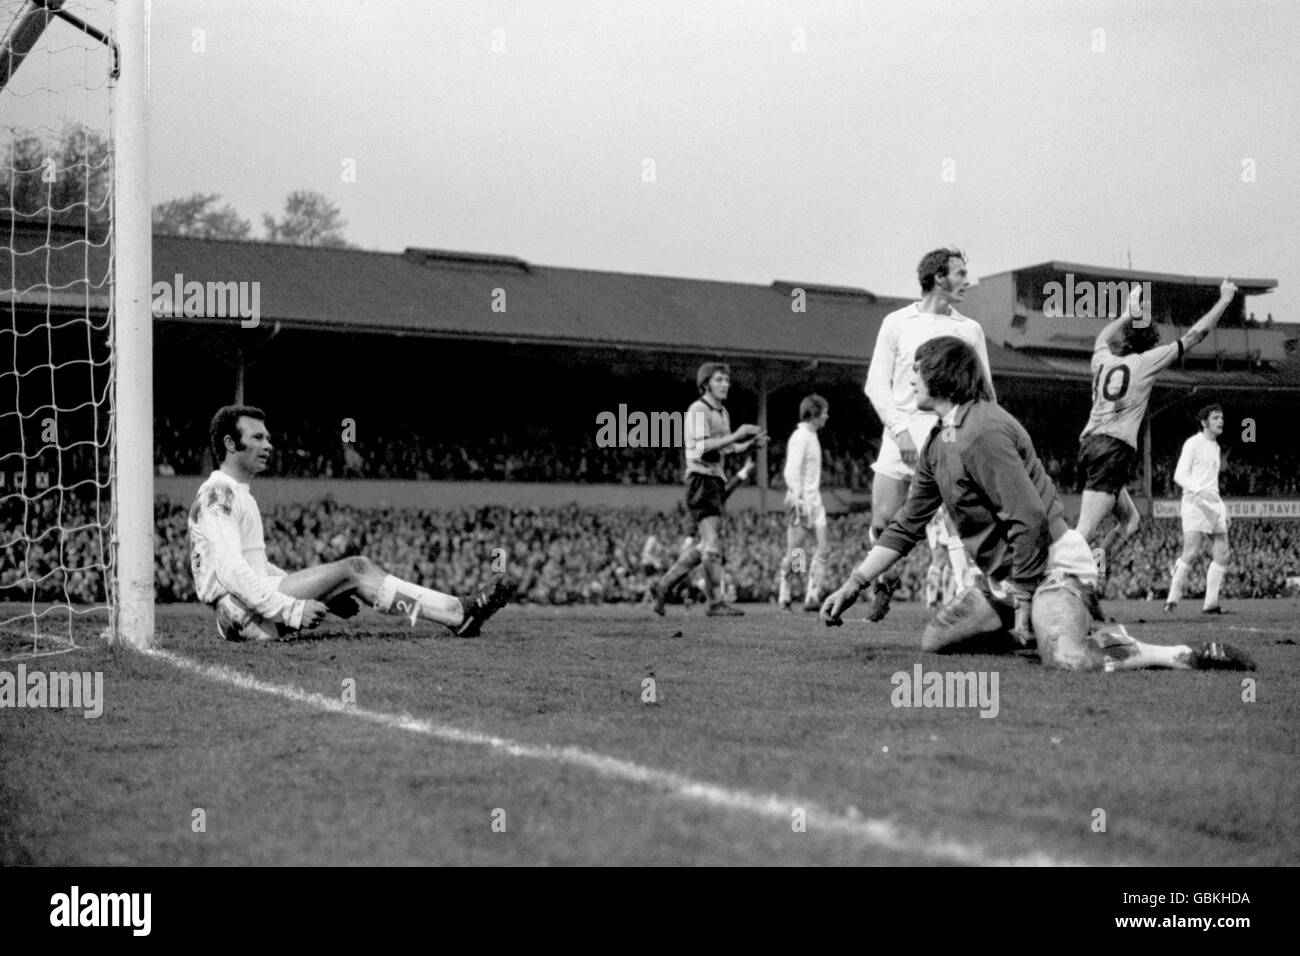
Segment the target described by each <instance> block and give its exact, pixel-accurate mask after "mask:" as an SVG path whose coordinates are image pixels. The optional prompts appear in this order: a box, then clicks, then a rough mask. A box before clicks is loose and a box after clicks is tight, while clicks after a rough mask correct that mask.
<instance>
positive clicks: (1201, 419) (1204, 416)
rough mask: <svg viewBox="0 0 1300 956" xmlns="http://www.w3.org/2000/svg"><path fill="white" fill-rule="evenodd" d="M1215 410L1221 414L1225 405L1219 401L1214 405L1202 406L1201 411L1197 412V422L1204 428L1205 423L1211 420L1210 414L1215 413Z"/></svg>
mask: <svg viewBox="0 0 1300 956" xmlns="http://www.w3.org/2000/svg"><path fill="white" fill-rule="evenodd" d="M1215 412H1218V413H1219V414H1220V415H1222V414H1223V406H1222V405H1220V404H1218V403H1217V402H1216V403H1215V404H1213V405H1206V406H1205V407H1204V408H1202V409H1201V410H1200V411H1199V412H1197V413H1196V423H1197V424H1198V425H1200V426H1201V427H1202V428H1204V427H1205V423H1206V422H1208V421H1209V420H1210V416H1211V415H1213V414H1214V413H1215Z"/></svg>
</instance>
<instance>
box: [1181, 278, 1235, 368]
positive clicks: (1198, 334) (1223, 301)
mask: <svg viewBox="0 0 1300 956" xmlns="http://www.w3.org/2000/svg"><path fill="white" fill-rule="evenodd" d="M1236 294H1237V287H1236V286H1235V285H1234V284H1233V282H1232V280H1231V279H1224V280H1223V284H1222V285H1220V286H1219V301H1218V302H1216V303H1214V307H1213V308H1212V309H1210V311H1209V312H1206V313H1205V314H1204V315H1203V316H1201V317H1200V319H1198V320H1197V322H1196V324H1195V325H1193V326H1192V327H1191V328H1190V329H1188V330H1187V331H1186V332H1184V333H1183V338H1182V342H1183V349H1184V350H1186V349H1190V348H1194V347H1195V346H1196V345H1197V344H1198V343H1200V342H1201V340H1202V339H1204V338H1205V337H1206V336H1207V335H1209V334H1210V332H1211V331H1212V330H1213V329H1214V327H1215V326H1216V325H1218V324H1219V319H1221V318H1223V313H1224V312H1226V311H1227V309H1228V306H1229V305H1231V304H1232V299H1233V296H1235V295H1236Z"/></svg>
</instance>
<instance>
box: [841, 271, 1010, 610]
mask: <svg viewBox="0 0 1300 956" xmlns="http://www.w3.org/2000/svg"><path fill="white" fill-rule="evenodd" d="M916 274H917V279H918V280H919V281H920V284H921V294H922V298H921V301H919V302H916V303H913V304H912V305H909V306H907V307H905V308H902V309H899V310H897V311H895V312H891V313H890V314H889V315H887V316H885V320H884V322H882V323H881V326H880V333H879V335H877V337H876V346H875V350H874V351H873V352H872V354H871V365H870V367H869V368H868V370H867V382H866V385H865V387H864V391H865V392H866V393H867V398H869V399H870V400H871V404H872V407H874V408H875V410H876V414H877V415H878V416H879V418H880V420H881V422H883V423H884V426H885V431H884V434H883V435H882V436H881V440H880V454H879V455H878V456H877V457H876V461H875V462H874V463H873V464H872V466H871V470H872V471H873V472H874V473H875V475H874V477H873V478H872V482H871V510H872V514H871V539H872V540H873V541H874V540H876V539H877V538H879V536H880V535H881V533H883V532H884V530H885V527H886V526H887V525H888V524H889V522H890V519H892V518H893V517H894V515H895V514H896V513H897V512H898V509H899V508H900V507H902V505H903V502H904V500H905V499H906V498H907V491H908V483H909V482H910V481H911V480H912V475H913V473H914V471H915V467H916V459H917V452H918V450H919V449H920V447H921V446H922V445H923V444H924V443H925V439H926V436H927V435H928V434H929V433H930V429H931V428H933V427H934V423H935V417H934V415H932V414H929V413H927V412H923V411H920V410H919V409H918V408H917V405H916V394H915V391H914V390H913V387H912V365H913V364H914V362H915V359H916V349H917V346H919V345H920V344H921V343H922V342H925V341H927V340H929V339H933V338H936V337H937V336H941V335H951V336H956V337H957V338H959V339H961V340H963V341H964V342H967V343H968V344H970V345H971V346H972V347H973V348H974V349H975V351H976V353H977V354H978V355H979V357H980V361H981V362H982V363H983V368H984V374H985V375H986V376H988V377H989V384H988V391H989V395H990V396H992V395H993V384H992V378H991V375H990V373H989V359H988V346H987V344H986V342H985V340H984V330H983V329H982V328H981V327H980V324H979V323H978V322H976V321H975V320H974V319H971V318H968V317H966V316H964V315H962V314H961V313H960V312H958V311H957V308H956V306H957V305H959V304H960V303H961V302H962V299H963V297H964V296H965V294H966V290H967V289H968V288H970V281H969V279H968V278H967V272H966V254H965V253H963V252H961V251H960V250H958V249H935V250H934V251H933V252H928V253H926V254H925V256H924V257H923V258H922V259H921V262H920V264H919V265H918V266H917V268H916ZM948 531H949V533H950V534H954V535H955V534H956V531H955V530H954V529H953V528H952V526H951V525H949V528H948ZM949 559H950V560H951V561H952V562H953V573H954V574H955V575H956V576H957V579H958V580H962V579H964V578H965V576H966V569H967V562H966V552H965V551H964V550H962V549H960V548H958V549H956V550H952V551H949ZM898 584H899V578H898V575H897V574H888V575H886V576H885V577H884V578H882V579H880V580H879V581H877V582H876V583H875V584H874V585H873V588H872V603H871V610H870V613H869V614H868V619H869V620H872V621H879V620H882V619H883V618H884V616H885V615H886V614H887V613H889V604H890V600H891V599H892V597H893V594H894V591H895V590H897V588H898Z"/></svg>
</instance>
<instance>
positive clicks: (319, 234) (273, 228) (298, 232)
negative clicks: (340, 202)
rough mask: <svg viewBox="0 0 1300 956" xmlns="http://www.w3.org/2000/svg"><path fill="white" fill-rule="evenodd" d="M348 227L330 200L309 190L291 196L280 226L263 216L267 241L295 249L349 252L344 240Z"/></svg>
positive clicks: (299, 190) (298, 190)
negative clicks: (328, 247) (304, 247)
mask: <svg viewBox="0 0 1300 956" xmlns="http://www.w3.org/2000/svg"><path fill="white" fill-rule="evenodd" d="M347 224H348V223H347V220H346V219H344V218H343V215H342V213H340V212H339V208H338V206H336V205H334V202H333V201H332V200H331V199H330V198H329V197H328V196H326V195H325V194H324V193H318V192H315V191H313V190H310V189H295V190H294V191H293V192H291V193H289V195H288V197H287V198H286V199H285V201H284V215H283V216H281V217H280V221H279V222H276V221H275V219H274V218H273V217H271V216H270V215H265V214H264V215H263V216H262V225H263V226H264V227H265V228H266V238H267V239H269V240H270V241H271V242H284V243H288V244H290V245H295V246H333V247H335V248H346V247H348V245H349V243H348V241H347V240H346V239H344V238H343V227H344V226H346V225H347Z"/></svg>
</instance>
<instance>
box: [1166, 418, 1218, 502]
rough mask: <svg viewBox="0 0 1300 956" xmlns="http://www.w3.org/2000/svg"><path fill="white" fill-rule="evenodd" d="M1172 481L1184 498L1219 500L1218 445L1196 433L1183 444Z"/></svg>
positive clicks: (1200, 433) (1201, 433)
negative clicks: (1180, 489)
mask: <svg viewBox="0 0 1300 956" xmlns="http://www.w3.org/2000/svg"><path fill="white" fill-rule="evenodd" d="M1174 481H1176V482H1178V484H1179V485H1180V486H1181V487H1182V489H1183V497H1184V498H1195V497H1197V496H1200V497H1201V498H1202V500H1205V499H1209V500H1211V501H1217V500H1218V499H1219V443H1218V442H1217V441H1215V440H1213V439H1212V438H1206V437H1205V433H1204V432H1197V433H1196V434H1195V435H1193V436H1192V437H1191V438H1189V439H1187V441H1185V442H1183V451H1182V454H1180V455H1179V456H1178V467H1177V468H1175V469H1174Z"/></svg>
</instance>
